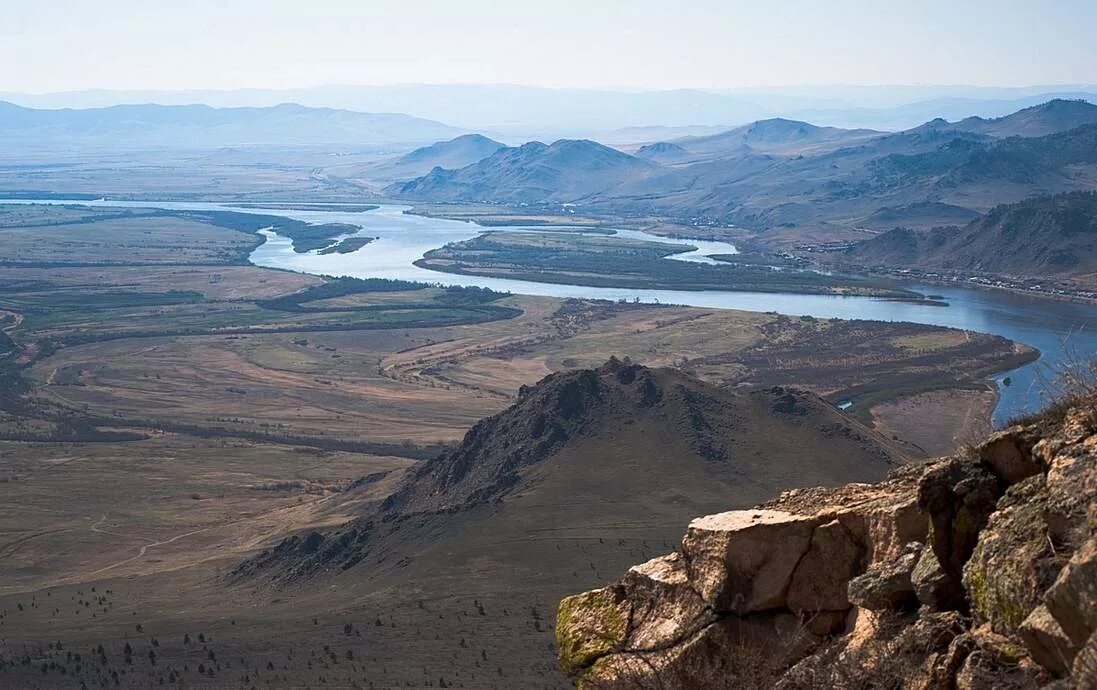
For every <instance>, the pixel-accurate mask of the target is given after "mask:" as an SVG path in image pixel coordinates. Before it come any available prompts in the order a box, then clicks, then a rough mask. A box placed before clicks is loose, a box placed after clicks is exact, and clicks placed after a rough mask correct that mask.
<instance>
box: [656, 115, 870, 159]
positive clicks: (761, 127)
mask: <svg viewBox="0 0 1097 690" xmlns="http://www.w3.org/2000/svg"><path fill="white" fill-rule="evenodd" d="M881 134H882V132H877V131H873V130H868V129H854V130H848V129H839V128H837V127H818V126H816V125H813V124H810V123H807V122H799V121H796V120H786V119H784V118H773V119H769V120H759V121H757V122H752V123H751V124H749V125H743V126H742V127H736V128H735V129H731V130H728V131H726V132H721V133H719V134H712V135H709V136H701V137H685V138H682V139H675V140H673V141H672V142H670V143H673V144H675V145H677V146H680V147H682V148H683V149H685V150H686V151H688V152H689V153H690V154H692V155H693V156H694V160H712V159H717V158H728V157H731V156H734V155H746V154H748V153H763V154H764V153H774V154H781V155H792V154H807V153H821V152H824V151H827V150H832V149H835V148H838V147H840V146H843V145H848V144H851V143H852V142H855V141H858V140H862V139H871V138H874V137H878V136H880V135H881Z"/></svg>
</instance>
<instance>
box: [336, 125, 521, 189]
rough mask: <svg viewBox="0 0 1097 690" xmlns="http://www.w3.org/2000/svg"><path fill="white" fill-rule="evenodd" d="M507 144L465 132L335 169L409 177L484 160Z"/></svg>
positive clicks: (358, 175)
mask: <svg viewBox="0 0 1097 690" xmlns="http://www.w3.org/2000/svg"><path fill="white" fill-rule="evenodd" d="M502 148H506V144H502V143H500V142H498V141H495V140H494V139H489V138H488V137H485V136H484V135H482V134H462V135H461V136H459V137H456V138H454V139H450V140H448V141H439V142H435V143H433V144H431V145H430V146H423V147H421V148H418V149H415V150H414V151H411V152H410V153H407V154H404V155H403V156H400V157H399V158H396V159H395V160H390V161H385V162H382V163H379V164H377V165H373V166H368V167H364V168H356V169H352V170H333V171H332V172H333V173H336V174H339V175H340V176H341V177H347V178H351V179H354V178H368V179H371V180H390V181H391V180H410V179H413V178H415V177H419V176H421V175H425V174H427V173H429V172H430V171H431V170H433V169H434V168H446V169H451V170H452V169H456V168H463V167H465V166H467V165H472V164H473V163H476V162H477V161H481V160H483V159H485V158H487V157H488V156H490V155H491V154H493V153H495V152H496V151H498V150H499V149H502Z"/></svg>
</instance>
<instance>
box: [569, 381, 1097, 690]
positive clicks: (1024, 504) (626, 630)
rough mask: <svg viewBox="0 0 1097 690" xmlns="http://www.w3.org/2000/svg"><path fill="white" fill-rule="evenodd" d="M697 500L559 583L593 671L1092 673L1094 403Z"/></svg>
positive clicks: (957, 677) (1084, 684) (751, 680)
mask: <svg viewBox="0 0 1097 690" xmlns="http://www.w3.org/2000/svg"><path fill="white" fill-rule="evenodd" d="M1095 402H1097V401H1095V400H1093V399H1089V400H1085V401H1076V404H1074V405H1073V406H1070V407H1059V408H1057V409H1055V410H1053V411H1050V412H1048V413H1047V414H1046V415H1045V416H1044V417H1042V418H1040V419H1037V420H1034V421H1029V422H1027V423H1024V424H1018V425H1015V426H1012V427H1010V428H1008V429H1005V430H1003V431H1001V432H998V433H996V434H994V435H992V436H991V437H990V438H988V439H987V440H986V441H985V442H984V443H982V444H981V445H979V446H978V447H976V448H974V449H972V452H971V453H969V454H966V455H964V456H962V457H950V458H944V459H941V460H937V461H934V462H932V463H929V464H927V465H918V466H909V467H906V468H903V469H901V470H898V471H897V472H895V473H894V474H893V475H892V476H891V477H890V478H889V479H888V480H887V481H884V482H882V483H878V484H850V485H846V486H844V487H841V488H838V489H800V490H794V491H788V492H785V493H783V494H782V495H781V496H780V497H779V498H778V499H776V500H774V501H771V502H769V503H767V504H763V505H761V506H759V507H758V508H755V509H752V510H737V511H730V512H726V513H720V514H716V515H709V516H706V517H702V518H698V519H696V520H694V521H693V522H691V523H690V525H689V528H688V530H687V533H686V535H685V538H684V539H683V541H682V544H681V547H680V548H679V549H678V550H677V551H675V552H674V553H671V554H668V555H665V556H660V557H657V558H655V559H652V560H650V561H648V562H647V563H644V564H642V565H638V566H634V567H633V568H631V569H630V570H629V571H628V572H627V573H626V574H625V576H624V577H623V578H622V579H621V580H619V581H618V582H616V583H614V584H612V585H610V586H608V587H604V588H602V589H598V590H594V591H590V592H586V593H583V594H579V595H576V596H572V597H568V598H566V599H564V600H563V601H562V602H561V604H560V607H559V612H558V618H557V626H556V641H557V648H558V654H559V660H560V663H561V665H562V667H563V668H564V670H565V671H566V672H568V673H569V674H570V675H571V676H572V677H573V678H574V679H575V680H576V681H577V683H578V685H579V687H580V688H647V687H651V688H699V687H704V688H732V687H735V688H751V687H758V688H761V687H766V688H768V687H776V688H783V689H785V690H792V689H799V688H817V687H835V688H923V689H926V690H928V689H937V688H940V689H942V690H944V689H949V690H951V689H954V688H955V689H957V690H964V689H976V688H987V689H989V688H1036V687H1054V688H1056V689H1057V690H1066V689H1068V688H1078V689H1082V688H1086V689H1088V688H1097V408H1095Z"/></svg>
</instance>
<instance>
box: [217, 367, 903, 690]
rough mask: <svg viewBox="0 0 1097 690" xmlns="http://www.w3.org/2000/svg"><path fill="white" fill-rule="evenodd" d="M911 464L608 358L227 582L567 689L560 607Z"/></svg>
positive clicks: (561, 378)
mask: <svg viewBox="0 0 1097 690" xmlns="http://www.w3.org/2000/svg"><path fill="white" fill-rule="evenodd" d="M901 462H903V455H902V453H901V451H900V450H899V449H897V448H896V447H894V446H893V445H892V444H891V443H890V442H889V441H888V440H886V439H885V438H883V437H881V436H880V435H878V434H876V433H875V432H873V431H871V430H869V429H867V428H866V427H864V426H862V425H860V424H859V423H858V422H856V421H854V420H852V419H851V418H849V417H847V416H845V414H843V413H842V412H841V411H839V410H838V409H837V408H835V407H834V406H832V405H830V404H829V403H827V402H825V401H823V400H821V399H820V398H818V397H816V396H814V395H812V394H809V393H804V392H798V391H794V390H789V389H784V388H770V389H764V390H758V391H755V392H731V391H727V390H723V389H720V388H716V387H714V386H712V385H710V384H705V383H702V382H700V381H697V380H696V379H692V378H690V377H688V376H686V375H684V374H681V373H679V372H676V371H673V370H669V369H647V368H645V367H642V366H638V365H633V364H627V363H621V362H618V361H616V360H611V361H610V362H609V363H607V364H606V365H604V366H602V367H600V368H598V369H595V370H578V371H569V372H563V373H557V374H552V375H550V376H548V377H546V378H545V379H543V380H542V381H541V382H539V383H538V384H537V385H535V386H531V387H527V388H524V389H523V390H522V391H521V392H520V395H519V399H518V401H517V402H516V403H515V404H514V405H513V406H512V407H510V408H508V409H506V410H504V411H503V412H501V413H499V414H497V415H495V416H493V417H490V418H488V419H485V420H483V421H481V422H480V423H478V424H477V425H476V426H474V427H473V428H472V429H471V430H470V431H469V432H468V434H467V435H466V436H465V438H464V440H463V441H462V442H461V444H460V445H459V446H458V447H456V448H455V449H453V450H451V451H447V452H444V453H443V454H442V455H440V456H438V457H436V458H435V459H433V460H430V461H427V462H423V463H421V464H419V465H418V466H417V467H414V468H412V469H410V470H409V471H408V473H407V474H406V475H405V478H404V479H403V480H402V482H401V483H400V484H399V485H398V486H397V488H396V489H395V491H394V492H393V493H392V494H391V495H390V497H389V498H387V499H386V500H385V501H384V502H383V503H382V504H380V505H379V506H378V505H377V504H373V507H371V508H364V509H363V514H362V515H360V516H359V517H357V518H356V519H354V520H352V521H351V522H349V523H347V524H345V525H343V526H342V527H338V528H334V529H331V530H329V531H327V532H311V533H307V534H302V535H300V536H295V537H290V538H288V539H286V540H285V541H283V542H282V543H281V544H279V545H278V546H276V547H274V548H272V549H270V550H268V551H266V552H264V553H262V554H260V555H258V556H256V557H254V558H252V559H250V560H248V561H245V562H244V563H242V564H241V565H240V566H239V567H237V568H236V569H235V571H234V572H232V573H231V574H230V575H229V579H230V581H231V582H232V583H234V586H235V587H240V588H244V589H246V590H250V591H255V592H260V593H262V594H260V596H262V597H270V596H274V597H284V596H286V595H287V594H289V595H290V596H297V595H301V596H307V595H306V594H305V593H306V592H339V596H340V597H342V598H344V599H345V600H347V601H349V600H352V599H353V598H355V597H365V600H366V601H367V602H369V603H368V604H367V605H368V606H369V607H370V609H371V610H374V611H377V614H376V615H377V621H378V623H377V624H378V625H381V624H382V623H385V624H387V621H388V620H390V613H389V612H393V613H392V614H391V616H392V619H393V620H399V629H398V630H392V631H391V632H392V633H393V635H396V634H398V633H399V634H400V635H401V637H399V640H400V642H399V646H398V647H396V648H393V649H391V650H389V651H387V652H386V651H380V650H379V651H378V654H379V655H381V657H382V658H384V655H385V654H386V653H387V654H394V655H398V657H397V658H400V659H415V658H419V659H421V658H424V657H425V656H431V655H437V654H439V653H445V654H447V655H451V654H453V648H454V640H457V639H459V640H460V648H461V650H462V651H463V650H464V649H465V648H467V649H468V650H469V653H468V655H467V656H461V655H459V656H455V657H452V659H451V660H450V661H449V662H448V663H449V664H450V666H451V667H452V668H453V669H455V670H459V672H460V674H461V675H462V676H465V674H466V673H468V674H470V676H471V678H473V679H475V678H476V675H475V674H477V673H481V672H482V671H480V670H479V668H480V665H481V664H480V662H481V661H482V660H486V659H498V658H500V657H506V658H507V659H508V660H509V663H510V664H511V665H512V666H513V665H515V664H517V665H519V666H520V667H521V668H523V669H528V671H526V674H527V675H528V676H529V678H527V679H526V681H527V682H522V681H521V680H516V679H512V680H513V684H512V687H513V686H514V685H521V686H523V687H528V686H529V683H530V682H532V680H533V679H536V681H537V683H538V684H539V685H540V684H542V683H547V684H548V685H549V686H556V685H560V684H561V683H562V681H563V678H562V677H561V676H559V675H558V671H556V670H555V669H554V667H553V666H552V664H551V658H552V655H553V646H552V643H551V636H550V633H549V631H550V630H551V626H552V622H551V616H552V614H551V611H553V610H554V602H555V601H556V600H557V599H558V598H559V597H560V596H562V595H564V594H566V593H568V592H570V591H572V590H574V589H575V588H576V587H577V586H578V587H584V586H593V585H594V584H596V583H598V582H599V581H600V579H601V578H605V577H606V576H607V575H612V574H616V573H617V572H620V571H621V570H622V569H623V568H625V567H627V564H628V563H630V562H631V561H632V560H635V559H636V558H638V557H639V558H641V559H642V558H644V557H645V556H647V555H649V554H650V555H654V554H655V553H658V552H659V551H660V550H663V549H665V548H669V547H670V545H671V544H672V543H673V542H674V541H676V539H677V535H676V532H679V531H680V530H681V528H682V526H683V525H684V524H685V523H686V522H687V521H688V520H689V516H691V515H693V514H695V513H697V512H698V511H700V512H701V513H704V512H712V511H715V510H722V509H726V508H728V507H729V506H740V507H745V506H748V505H750V504H752V503H754V502H757V501H759V500H761V498H762V497H765V496H767V495H768V494H770V493H772V492H775V491H778V490H781V489H787V488H790V487H798V486H810V485H815V484H825V485H835V484H838V483H841V482H844V481H870V480H873V479H879V478H882V477H883V476H884V474H885V473H886V472H887V471H888V470H889V469H890V468H893V467H894V466H895V465H896V464H898V463H901ZM272 592H273V593H272ZM291 593H299V594H291ZM462 609H464V611H465V613H464V614H462V612H461V610H462ZM454 612H456V615H454ZM542 612H543V613H542ZM542 616H543V617H544V618H542ZM404 630H407V631H408V632H403V631H404ZM481 649H484V650H487V652H486V653H485V654H483V655H482V654H481V653H479V652H478V650H481ZM447 658H448V657H447ZM474 662H475V665H474ZM492 668H493V667H492V666H488V667H487V668H486V669H484V672H486V671H490V670H491V669H492ZM466 677H469V676H466ZM467 682H473V685H477V683H476V682H475V680H472V681H467Z"/></svg>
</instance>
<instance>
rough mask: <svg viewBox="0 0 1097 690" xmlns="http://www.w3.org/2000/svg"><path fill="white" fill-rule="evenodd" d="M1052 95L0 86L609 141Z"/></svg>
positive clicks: (963, 112)
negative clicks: (294, 107)
mask: <svg viewBox="0 0 1097 690" xmlns="http://www.w3.org/2000/svg"><path fill="white" fill-rule="evenodd" d="M1053 98H1086V99H1088V100H1090V101H1091V102H1092V101H1097V85H1085V84H1083V85H1059V86H1034V87H1023V88H992V87H974V86H873V87H842V86H833V87H774V88H753V89H730V90H720V91H705V90H696V89H678V90H664V91H637V90H623V89H575V88H569V89H552V88H544V87H533V86H521V85H506V84H467V85H432V84H407V85H392V86H321V87H315V88H304V89H280V90H264V89H240V90H232V91H210V90H205V91H201V90H199V91H152V90H147V91H112V90H105V89H100V90H91V91H76V92H62V93H53V94H24V93H0V100H8V101H11V102H13V103H18V104H20V105H25V106H29V107H39V108H61V107H69V108H89V107H103V106H110V105H120V104H127V103H158V104H164V105H188V104H192V103H205V104H208V105H211V106H216V107H240V106H251V107H269V106H274V105H278V104H280V103H287V102H293V103H301V104H303V105H307V106H312V107H326V108H337V109H346V110H356V111H363V112H401V113H408V114H410V115H413V116H416V117H422V118H426V119H432V120H440V121H442V122H447V123H451V124H454V125H458V126H461V127H464V128H466V129H470V130H491V131H498V132H502V133H506V134H507V135H509V136H513V137H525V138H539V137H543V138H561V137H563V138H577V137H587V138H597V139H599V140H605V141H609V140H611V139H612V140H614V143H618V142H620V143H637V142H642V141H645V140H647V141H650V140H651V139H652V138H653V137H649V136H646V135H645V136H642V137H633V136H631V135H627V134H626V135H624V138H618V137H617V136H615V135H614V134H612V130H616V129H620V128H629V127H651V126H655V125H661V126H670V127H685V126H698V125H700V126H717V125H719V126H724V127H725V128H729V127H734V126H738V125H742V124H747V123H750V122H752V121H755V120H762V119H767V118H774V117H783V118H789V119H798V120H806V121H810V122H813V123H816V124H819V125H830V126H835V127H844V128H862V127H867V128H871V129H886V130H898V129H906V128H909V127H913V126H916V125H918V124H919V123H922V122H925V121H927V120H930V119H933V118H935V117H943V118H946V119H948V120H960V119H963V118H966V117H969V116H972V115H978V116H982V117H1000V116H1002V115H1006V114H1008V113H1011V112H1014V111H1016V110H1019V109H1021V108H1025V107H1028V106H1032V105H1036V104H1038V103H1042V102H1045V101H1048V100H1051V99H1053Z"/></svg>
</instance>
